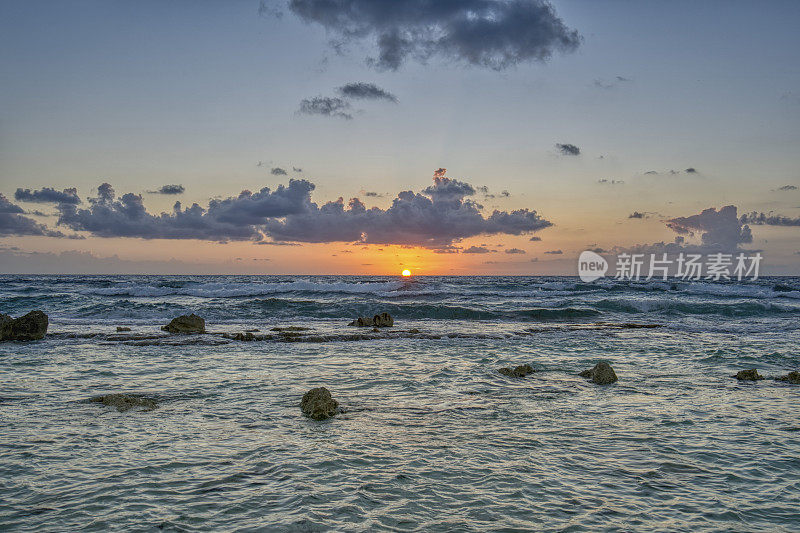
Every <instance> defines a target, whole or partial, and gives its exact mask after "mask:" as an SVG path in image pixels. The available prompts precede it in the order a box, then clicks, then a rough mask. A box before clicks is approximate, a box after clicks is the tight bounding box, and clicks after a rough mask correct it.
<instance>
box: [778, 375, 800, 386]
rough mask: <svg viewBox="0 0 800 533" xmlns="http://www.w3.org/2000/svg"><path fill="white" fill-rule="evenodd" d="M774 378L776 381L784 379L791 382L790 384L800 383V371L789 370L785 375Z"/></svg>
mask: <svg viewBox="0 0 800 533" xmlns="http://www.w3.org/2000/svg"><path fill="white" fill-rule="evenodd" d="M775 379H776V380H778V381H785V382H787V383H791V384H792V385H800V372H789V373H788V374H786V375H785V376H781V377H779V378H775Z"/></svg>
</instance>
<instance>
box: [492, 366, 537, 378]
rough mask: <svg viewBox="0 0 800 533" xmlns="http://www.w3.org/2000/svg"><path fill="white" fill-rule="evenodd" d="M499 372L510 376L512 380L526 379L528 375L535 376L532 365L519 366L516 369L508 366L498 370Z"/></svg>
mask: <svg viewBox="0 0 800 533" xmlns="http://www.w3.org/2000/svg"><path fill="white" fill-rule="evenodd" d="M497 371H498V372H500V373H501V374H503V375H504V376H508V377H510V378H524V377H525V376H527V375H528V374H533V373H534V370H533V367H532V366H531V365H528V364H525V365H519V366H516V367H514V368H509V367H507V366H505V367H503V368H499V369H497Z"/></svg>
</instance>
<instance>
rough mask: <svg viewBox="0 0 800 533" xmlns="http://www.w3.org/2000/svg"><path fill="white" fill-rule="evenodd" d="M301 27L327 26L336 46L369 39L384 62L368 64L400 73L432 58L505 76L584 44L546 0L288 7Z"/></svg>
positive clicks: (392, 0) (292, 2)
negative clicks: (510, 69)
mask: <svg viewBox="0 0 800 533" xmlns="http://www.w3.org/2000/svg"><path fill="white" fill-rule="evenodd" d="M288 5H289V9H290V10H291V11H292V12H293V13H294V14H295V15H297V16H298V17H300V18H301V19H302V20H304V21H306V22H310V23H317V24H320V25H321V26H322V27H324V28H325V29H326V30H327V31H328V32H329V33H330V34H331V35H332V36H333V37H334V39H335V40H336V46H337V48H338V49H339V50H341V49H342V44H344V43H347V42H348V41H353V40H360V39H370V40H373V41H374V42H375V43H376V44H377V47H378V57H377V58H368V62H369V63H370V64H371V65H373V66H375V67H377V68H378V69H381V70H397V69H398V68H400V66H402V64H403V63H404V62H406V61H407V60H409V59H414V60H416V61H419V62H421V63H423V64H424V63H426V62H427V61H428V60H429V59H431V58H433V57H440V58H443V59H446V60H453V61H458V62H462V63H466V64H468V65H473V66H478V67H487V68H491V69H495V70H501V69H505V68H508V67H512V66H514V65H517V64H519V63H524V62H532V61H546V60H548V59H549V58H550V57H551V56H552V55H553V53H554V52H556V51H562V52H571V51H573V50H575V49H576V48H577V47H578V46H579V45H580V43H581V37H580V35H579V34H578V32H577V31H575V30H572V29H570V28H568V27H567V26H566V25H565V24H564V22H563V21H562V20H561V18H559V17H558V15H557V14H556V12H555V10H554V9H553V6H552V5H550V3H548V2H546V1H544V0H500V1H498V0H458V1H456V0H439V1H431V0H289V3H288Z"/></svg>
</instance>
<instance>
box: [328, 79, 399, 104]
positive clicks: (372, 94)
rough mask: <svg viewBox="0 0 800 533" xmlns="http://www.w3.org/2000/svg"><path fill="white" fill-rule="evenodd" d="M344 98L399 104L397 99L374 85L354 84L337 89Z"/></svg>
mask: <svg viewBox="0 0 800 533" xmlns="http://www.w3.org/2000/svg"><path fill="white" fill-rule="evenodd" d="M336 92H338V93H339V94H340V95H341V96H342V97H343V98H350V99H352V100H386V101H387V102H393V103H397V97H396V96H395V95H393V94H392V93H390V92H388V91H386V90H384V89H381V88H380V87H378V86H377V85H375V84H374V83H365V82H353V83H348V84H346V85H342V86H341V87H339V88H338V89H336Z"/></svg>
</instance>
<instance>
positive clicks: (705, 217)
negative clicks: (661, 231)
mask: <svg viewBox="0 0 800 533" xmlns="http://www.w3.org/2000/svg"><path fill="white" fill-rule="evenodd" d="M736 211H737V210H736V206H734V205H727V206H725V207H722V208H720V209H719V211H717V210H716V209H715V208H713V207H710V208H708V209H705V210H703V211H702V212H701V213H699V214H697V215H692V216H689V217H677V218H672V219H669V220H667V221H666V224H667V227H668V228H670V229H671V230H672V231H674V232H675V233H677V234H678V235H690V236H693V235H694V234H695V233H700V240H701V242H702V244H703V246H704V247H706V248H709V249H722V250H736V249H738V247H739V245H740V244H745V243H750V242H753V235H752V233H751V231H750V227H749V226H747V225H743V223H744V220H743V221H741V222H740V221H739V218H738V217H737V216H736ZM743 218H744V217H743Z"/></svg>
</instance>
